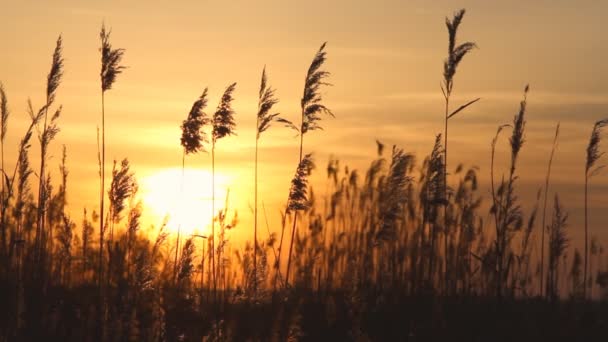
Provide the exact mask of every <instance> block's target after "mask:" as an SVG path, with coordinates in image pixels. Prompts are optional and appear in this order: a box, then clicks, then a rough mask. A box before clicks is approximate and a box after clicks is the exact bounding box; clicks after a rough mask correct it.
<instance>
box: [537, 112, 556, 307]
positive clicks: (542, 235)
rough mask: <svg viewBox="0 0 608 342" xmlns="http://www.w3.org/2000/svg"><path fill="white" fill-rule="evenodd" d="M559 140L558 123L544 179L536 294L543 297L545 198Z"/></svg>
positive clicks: (547, 193)
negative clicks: (538, 276)
mask: <svg viewBox="0 0 608 342" xmlns="http://www.w3.org/2000/svg"><path fill="white" fill-rule="evenodd" d="M558 138H559V123H557V127H556V128H555V136H554V137H553V145H552V147H551V155H550V156H549V165H548V166H547V176H546V177H545V191H544V192H545V199H544V201H543V222H542V225H541V230H540V234H541V239H540V289H539V291H538V294H539V295H540V296H541V297H542V296H543V291H544V289H543V280H544V273H543V271H544V264H545V262H544V261H545V217H546V211H547V196H548V195H549V177H550V176H551V164H552V163H553V156H554V155H555V150H556V149H557V139H558Z"/></svg>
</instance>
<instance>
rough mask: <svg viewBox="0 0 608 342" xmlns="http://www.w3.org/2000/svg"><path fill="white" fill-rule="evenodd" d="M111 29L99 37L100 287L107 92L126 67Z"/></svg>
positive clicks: (103, 25)
mask: <svg viewBox="0 0 608 342" xmlns="http://www.w3.org/2000/svg"><path fill="white" fill-rule="evenodd" d="M111 33H112V31H111V30H108V31H106V26H105V24H102V25H101V32H100V33H99V38H100V39H101V49H100V51H101V71H100V73H99V76H100V79H101V153H100V175H99V177H100V183H101V184H100V192H99V246H100V247H99V271H98V272H99V287H100V291H101V284H102V281H103V246H104V232H105V224H106V221H105V220H104V215H105V211H104V204H105V201H104V198H105V177H106V171H105V166H106V124H105V94H106V91H108V90H110V89H112V85H113V84H114V82H116V77H117V76H118V75H119V74H121V73H122V72H123V70H124V69H125V67H124V66H123V65H121V62H122V58H123V56H124V53H125V50H124V49H114V48H112V44H111V43H110V34H111Z"/></svg>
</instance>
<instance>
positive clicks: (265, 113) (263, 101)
mask: <svg viewBox="0 0 608 342" xmlns="http://www.w3.org/2000/svg"><path fill="white" fill-rule="evenodd" d="M275 92H276V91H275V89H273V88H272V87H271V86H270V85H269V84H268V77H267V76H266V66H264V69H263V70H262V79H261V81H260V92H259V95H258V112H257V118H256V135H255V162H254V209H253V274H254V275H255V276H254V277H253V279H254V282H253V293H254V294H255V293H256V292H257V285H258V284H257V279H258V278H259V277H258V276H257V274H258V273H257V267H258V263H257V255H258V145H259V141H260V137H261V136H262V133H264V132H265V131H266V130H268V129H269V128H270V126H271V124H272V123H273V122H279V123H283V124H285V125H286V126H287V127H289V128H291V129H295V130H297V127H295V126H294V125H293V123H291V121H289V120H287V119H284V118H282V117H280V116H279V115H280V113H278V112H276V113H272V112H271V111H272V107H274V105H276V104H277V103H278V102H279V100H278V99H277V97H276V94H275Z"/></svg>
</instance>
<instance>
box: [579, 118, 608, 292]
mask: <svg viewBox="0 0 608 342" xmlns="http://www.w3.org/2000/svg"><path fill="white" fill-rule="evenodd" d="M606 126H608V119H603V120H598V121H597V122H596V123H595V124H594V125H593V130H592V131H591V137H590V138H589V145H587V160H586V163H585V255H584V260H585V261H584V265H583V297H584V298H587V265H588V262H587V259H588V258H589V248H588V243H589V238H588V226H589V224H588V210H587V203H588V200H587V194H588V184H589V179H590V178H591V177H593V176H595V175H596V174H598V173H599V172H600V171H601V170H602V169H603V168H604V165H596V163H597V161H598V160H599V159H600V158H601V157H602V156H603V155H604V152H601V151H600V142H601V139H602V130H603V129H604V127H606Z"/></svg>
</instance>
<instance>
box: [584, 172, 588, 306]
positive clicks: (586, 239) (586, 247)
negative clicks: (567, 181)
mask: <svg viewBox="0 0 608 342" xmlns="http://www.w3.org/2000/svg"><path fill="white" fill-rule="evenodd" d="M588 184H589V173H588V172H587V171H585V258H584V260H585V261H584V266H583V298H585V299H587V254H588V253H589V249H588V241H589V240H588V237H587V225H588V222H587V220H588V219H587V194H588V189H587V188H588Z"/></svg>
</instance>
